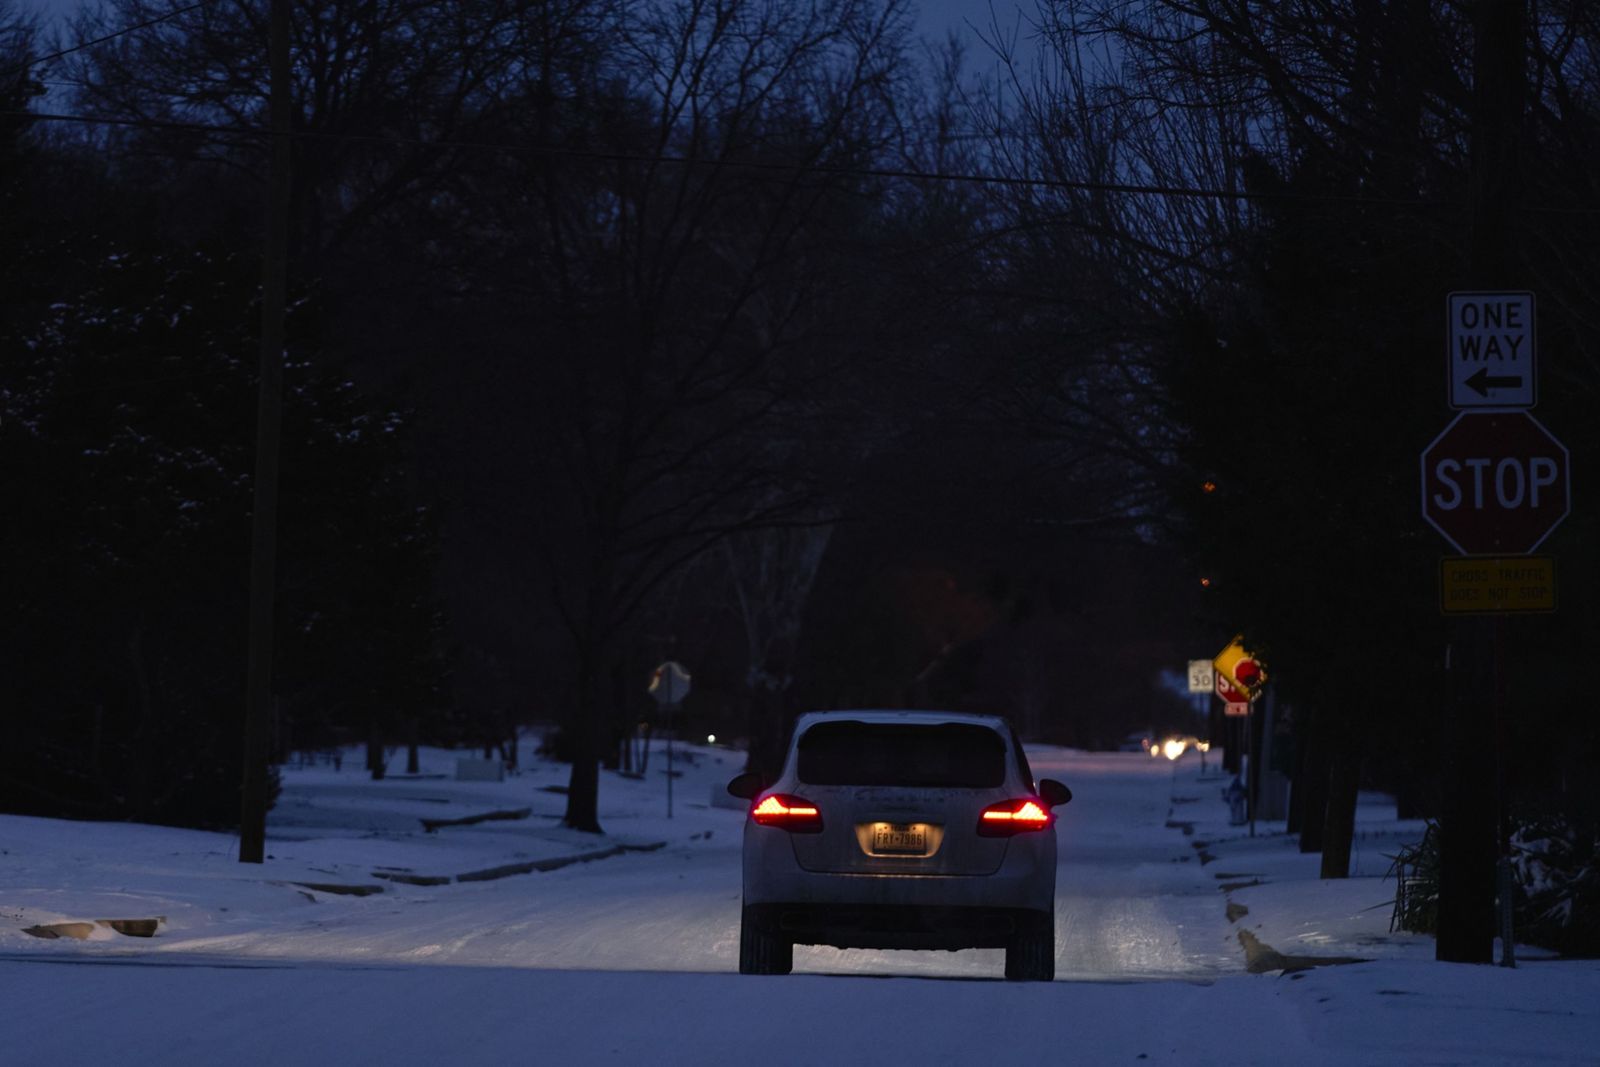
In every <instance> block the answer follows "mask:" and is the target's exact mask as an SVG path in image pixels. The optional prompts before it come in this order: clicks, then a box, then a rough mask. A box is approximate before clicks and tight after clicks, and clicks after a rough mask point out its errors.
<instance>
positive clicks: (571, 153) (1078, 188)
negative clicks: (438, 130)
mask: <svg viewBox="0 0 1600 1067" xmlns="http://www.w3.org/2000/svg"><path fill="white" fill-rule="evenodd" d="M0 115H6V116H8V117H16V118H31V119H35V120H38V121H43V122H77V123H83V124H86V125H101V126H121V127H132V128H135V129H158V130H177V131H186V132H192V133H213V134H223V135H225V136H231V137H250V138H266V137H270V136H272V135H271V133H270V132H269V131H267V130H264V129H259V128H249V127H236V126H218V125H213V124H210V123H201V122H181V121H178V120H163V119H125V118H109V117H97V116H92V115H64V114H51V113H40V112H30V111H18V110H0ZM289 136H291V137H295V138H300V139H304V140H334V141H346V142H355V143H361V144H378V145H393V146H399V147H408V148H433V149H474V150H486V151H496V152H511V153H528V154H533V155H551V156H560V157H563V158H569V159H585V160H592V161H595V162H604V163H644V164H668V165H677V166H689V167H713V168H722V167H726V168H730V169H737V170H753V171H763V172H770V173H780V174H785V175H798V174H806V173H810V174H823V175H828V176H832V177H860V178H893V179H899V180H902V181H917V182H965V183H968V184H973V185H989V186H1002V187H1013V188H1042V189H1061V190H1068V191H1074V192H1102V193H1127V194H1134V195H1149V196H1189V197H1199V198H1206V199H1217V200H1314V201H1341V202H1347V203H1353V204H1386V205H1389V206H1392V207H1417V208H1429V207H1440V206H1452V205H1451V204H1449V203H1447V202H1442V201H1437V200H1423V199H1420V198H1400V197H1373V196H1357V195H1338V194H1315V195H1313V194H1301V193H1287V192H1283V193H1278V192H1249V191H1244V190H1235V189H1211V188H1204V187H1200V186H1185V185H1167V184H1163V183H1159V182H1110V181H1089V180H1079V179H1071V178H1020V177H1016V176H1014V175H1005V174H970V173H960V172H954V171H937V170H913V169H910V168H906V167H860V166H844V165H837V164H828V163H805V164H800V163H780V162H776V161H771V160H756V159H707V158H699V157H694V156H680V155H672V154H668V153H656V154H649V155H647V154H645V153H640V152H622V151H603V150H598V149H581V148H565V147H559V146H553V145H518V144H509V143H506V142H498V141H472V140H454V139H447V140H433V141H430V140H423V139H421V138H415V137H395V136H389V135H379V134H360V133H332V132H326V131H318V130H296V131H294V132H293V133H291V134H290V135H289ZM1597 210H1600V209H1597Z"/></svg>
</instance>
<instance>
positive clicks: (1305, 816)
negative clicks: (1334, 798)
mask: <svg viewBox="0 0 1600 1067" xmlns="http://www.w3.org/2000/svg"><path fill="white" fill-rule="evenodd" d="M1325 714H1327V713H1326V712H1325V711H1322V710H1315V711H1312V712H1311V715H1310V717H1309V719H1308V721H1307V723H1306V727H1307V729H1306V736H1305V746H1306V753H1305V772H1304V782H1303V783H1302V782H1296V783H1295V788H1296V789H1303V790H1304V800H1303V803H1302V806H1301V808H1300V851H1301V852H1321V851H1322V839H1323V832H1324V830H1325V829H1326V822H1327V812H1328V775H1329V772H1330V769H1331V768H1330V767H1329V762H1330V761H1329V758H1328V757H1329V738H1328V729H1327V727H1326V725H1325V724H1324V723H1323V722H1322V718H1323V716H1324V715H1325Z"/></svg>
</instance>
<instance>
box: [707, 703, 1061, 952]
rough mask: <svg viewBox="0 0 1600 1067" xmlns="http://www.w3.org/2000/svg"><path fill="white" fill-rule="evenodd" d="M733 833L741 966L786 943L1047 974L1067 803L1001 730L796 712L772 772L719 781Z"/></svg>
mask: <svg viewBox="0 0 1600 1067" xmlns="http://www.w3.org/2000/svg"><path fill="white" fill-rule="evenodd" d="M728 792H730V793H732V794H733V795H734V796H737V797H743V798H745V799H747V800H749V801H750V802H751V804H750V814H749V818H748V819H747V820H746V821H745V828H744V913H743V922H742V925H741V927H740V936H739V970H740V971H741V972H742V973H744V974H787V973H789V971H790V970H791V968H792V967H793V964H794V946H795V945H796V944H804V945H834V946H836V947H838V948H936V949H961V948H1004V949H1005V950H1006V977H1007V978H1017V979H1028V980H1036V981H1049V980H1050V979H1052V978H1054V977H1055V886H1056V835H1055V816H1054V813H1053V812H1052V809H1053V808H1054V807H1056V806H1057V805H1060V804H1065V803H1066V802H1067V801H1069V800H1071V799H1072V792H1071V790H1069V789H1068V788H1067V787H1066V786H1064V785H1062V784H1061V783H1060V782H1056V781H1052V780H1050V779H1045V780H1043V781H1041V782H1039V783H1038V787H1037V788H1035V786H1034V781H1033V774H1032V772H1031V771H1030V770H1029V769H1028V761H1027V758H1026V757H1025V756H1024V755H1023V752H1022V746H1021V745H1020V744H1018V742H1017V739H1016V735H1015V734H1014V733H1013V732H1012V730H1011V728H1010V726H1009V725H1007V723H1006V721H1005V720H1004V719H1001V718H998V717H996V716H990V715H966V714H960V713H956V712H932V711H829V712H814V713H811V714H808V715H803V716H801V717H800V720H799V722H798V723H796V724H795V730H794V737H793V740H792V741H791V742H790V745H789V755H788V758H787V759H786V761H785V762H784V767H783V773H782V774H781V775H780V776H779V778H778V780H777V781H776V782H772V783H770V784H768V783H766V782H763V781H762V780H761V779H760V777H759V776H758V775H756V774H754V773H746V774H741V775H739V776H738V777H737V778H735V779H734V780H733V781H731V782H729V783H728Z"/></svg>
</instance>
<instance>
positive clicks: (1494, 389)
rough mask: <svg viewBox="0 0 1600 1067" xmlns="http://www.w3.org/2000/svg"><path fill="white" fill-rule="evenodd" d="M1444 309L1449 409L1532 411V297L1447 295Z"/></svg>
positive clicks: (1534, 386)
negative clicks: (1447, 326)
mask: <svg viewBox="0 0 1600 1067" xmlns="http://www.w3.org/2000/svg"><path fill="white" fill-rule="evenodd" d="M1449 309H1450V311H1449V314H1450V353H1449V358H1450V370H1449V374H1448V376H1447V377H1448V380H1449V382H1450V406H1451V407H1453V408H1531V407H1533V405H1534V404H1535V403H1537V401H1538V393H1537V380H1536V376H1535V374H1534V305H1533V294H1532V293H1528V292H1502V293H1451V294H1450V298H1449Z"/></svg>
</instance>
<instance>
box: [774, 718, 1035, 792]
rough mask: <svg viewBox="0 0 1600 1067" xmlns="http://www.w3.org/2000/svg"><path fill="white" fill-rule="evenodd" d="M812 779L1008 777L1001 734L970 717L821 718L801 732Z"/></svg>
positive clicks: (959, 784)
mask: <svg viewBox="0 0 1600 1067" xmlns="http://www.w3.org/2000/svg"><path fill="white" fill-rule="evenodd" d="M797 772H798V774H799V776H800V780H801V781H802V782H806V783H808V784H810V785H889V786H920V787H924V788H928V787H933V788H954V789H993V788H994V787H995V786H998V785H1001V784H1002V783H1004V782H1005V780H1006V746H1005V741H1004V740H1003V739H1002V738H1001V737H1000V735H999V734H997V733H995V732H994V731H993V730H991V729H989V728H988V727H985V726H973V725H971V724H969V723H936V724H927V725H923V724H907V723H867V722H825V723H818V724H817V725H816V726H813V727H812V728H811V729H809V730H807V731H806V732H805V733H804V734H803V735H801V737H800V759H799V766H798V768H797Z"/></svg>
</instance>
